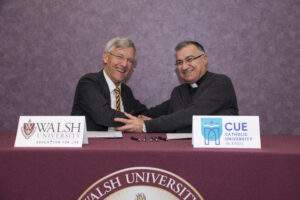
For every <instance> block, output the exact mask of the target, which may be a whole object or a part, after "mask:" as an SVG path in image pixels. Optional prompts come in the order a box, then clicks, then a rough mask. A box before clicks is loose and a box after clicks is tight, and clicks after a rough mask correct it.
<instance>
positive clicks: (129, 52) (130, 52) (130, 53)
mask: <svg viewBox="0 0 300 200" xmlns="http://www.w3.org/2000/svg"><path fill="white" fill-rule="evenodd" d="M111 52H113V53H116V54H119V55H122V56H125V57H127V58H133V57H134V56H135V51H134V49H133V48H132V47H124V48H115V49H113V50H112V51H111Z"/></svg>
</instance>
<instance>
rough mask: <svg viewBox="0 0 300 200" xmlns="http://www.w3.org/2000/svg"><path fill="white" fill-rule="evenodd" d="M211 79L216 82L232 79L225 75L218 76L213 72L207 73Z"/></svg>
mask: <svg viewBox="0 0 300 200" xmlns="http://www.w3.org/2000/svg"><path fill="white" fill-rule="evenodd" d="M207 73H208V74H207V75H208V78H209V79H216V80H230V78H229V77H228V76H227V75H225V74H218V73H213V72H207Z"/></svg>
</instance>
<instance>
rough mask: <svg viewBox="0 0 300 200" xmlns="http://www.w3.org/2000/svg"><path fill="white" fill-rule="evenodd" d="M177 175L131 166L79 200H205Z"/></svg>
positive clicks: (103, 180)
mask: <svg viewBox="0 0 300 200" xmlns="http://www.w3.org/2000/svg"><path fill="white" fill-rule="evenodd" d="M203 199H204V198H203V197H202V196H201V195H200V193H199V192H198V191H197V190H196V189H195V188H194V187H193V186H192V185H191V184H190V183H188V182H187V181H186V180H184V179H183V178H181V177H179V176H178V175H176V174H174V173H172V172H169V171H166V170H163V169H158V168H152V167H132V168H126V169H122V170H120V171H117V172H114V173H112V174H109V175H107V176H105V177H103V178H101V179H100V180H98V181H96V182H95V183H94V184H92V185H91V186H90V187H89V188H87V189H86V190H85V191H84V192H83V193H82V195H81V196H80V197H79V198H78V200H203Z"/></svg>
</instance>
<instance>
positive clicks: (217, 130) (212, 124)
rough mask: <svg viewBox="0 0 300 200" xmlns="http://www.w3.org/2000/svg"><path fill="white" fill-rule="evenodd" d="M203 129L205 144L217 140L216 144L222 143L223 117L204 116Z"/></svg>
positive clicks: (202, 120)
mask: <svg viewBox="0 0 300 200" xmlns="http://www.w3.org/2000/svg"><path fill="white" fill-rule="evenodd" d="M201 131H202V135H203V137H204V140H205V145H209V141H215V144H216V145H220V138H221V135H222V119H221V118H202V119H201Z"/></svg>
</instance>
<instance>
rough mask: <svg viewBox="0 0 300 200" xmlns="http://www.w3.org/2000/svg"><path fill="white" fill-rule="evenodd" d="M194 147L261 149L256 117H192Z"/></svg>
mask: <svg viewBox="0 0 300 200" xmlns="http://www.w3.org/2000/svg"><path fill="white" fill-rule="evenodd" d="M192 144H193V146H194V147H201V148H257V149H260V148H261V142H260V128H259V117H258V116H193V138H192Z"/></svg>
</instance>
